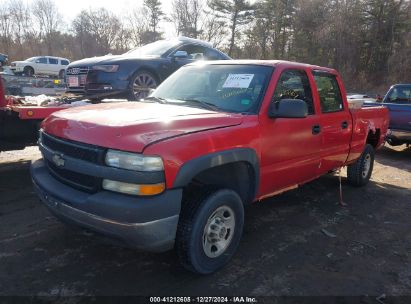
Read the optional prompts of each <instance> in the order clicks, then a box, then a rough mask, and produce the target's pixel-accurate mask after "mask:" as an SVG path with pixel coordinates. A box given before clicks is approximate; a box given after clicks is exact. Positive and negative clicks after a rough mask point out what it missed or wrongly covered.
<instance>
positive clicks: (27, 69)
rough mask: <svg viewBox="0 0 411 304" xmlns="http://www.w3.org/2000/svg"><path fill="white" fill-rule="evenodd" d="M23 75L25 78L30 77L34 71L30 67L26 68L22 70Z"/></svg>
mask: <svg viewBox="0 0 411 304" xmlns="http://www.w3.org/2000/svg"><path fill="white" fill-rule="evenodd" d="M23 74H24V75H25V76H27V77H32V76H33V75H34V69H33V68H32V67H30V66H26V67H24V69H23Z"/></svg>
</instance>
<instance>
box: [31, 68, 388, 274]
mask: <svg viewBox="0 0 411 304" xmlns="http://www.w3.org/2000/svg"><path fill="white" fill-rule="evenodd" d="M388 123H389V118H388V111H387V109H386V108H383V107H369V108H364V109H356V110H351V109H349V105H348V103H347V99H346V93H345V89H344V86H343V84H342V82H341V79H340V76H339V75H338V73H337V72H336V71H335V70H332V69H328V68H323V67H319V66H311V65H306V64H300V63H292V62H285V61H241V60H240V61H230V62H221V61H220V62H209V63H197V64H190V65H187V66H185V67H183V68H181V69H180V70H178V71H177V72H176V73H174V74H173V75H172V76H170V77H169V78H168V79H166V80H165V81H164V82H163V83H162V84H161V85H160V86H159V87H158V88H157V89H156V90H155V91H154V93H152V95H151V96H150V97H148V98H146V99H145V100H141V101H140V102H135V103H121V104H100V105H92V106H88V107H83V108H75V109H70V110H64V111H60V112H55V113H53V114H52V115H51V116H49V117H48V118H47V119H46V120H45V121H44V122H43V124H42V130H41V133H40V140H39V147H40V150H41V152H42V155H43V158H42V159H41V160H37V161H35V162H34V163H33V164H32V166H31V174H32V179H33V182H34V185H35V189H36V190H37V192H38V195H39V197H40V198H41V200H42V201H43V202H44V203H45V205H46V206H47V207H48V208H49V209H50V211H51V212H52V213H53V214H55V215H56V216H57V217H58V218H60V219H62V220H63V221H65V222H68V223H72V224H75V225H78V226H81V227H84V228H86V229H89V230H92V231H95V232H97V233H101V234H103V235H106V236H109V237H112V238H115V239H118V240H122V241H123V242H125V243H126V244H128V245H130V246H134V247H136V248H141V249H144V250H149V251H165V250H168V249H171V248H173V246H174V247H175V248H176V250H177V253H178V256H179V259H180V261H181V263H182V264H183V265H184V266H185V267H186V268H187V269H189V270H191V271H194V272H197V273H202V274H207V273H211V272H213V271H216V270H217V269H219V268H220V267H222V266H223V265H225V264H226V263H227V262H228V261H229V260H230V258H231V257H232V256H233V254H234V252H235V251H236V248H237V246H238V244H239V242H240V238H241V234H242V229H243V223H244V205H246V204H249V203H252V202H256V201H260V200H262V199H264V198H266V197H270V196H273V195H275V194H278V193H280V192H283V191H286V190H289V189H292V188H296V187H298V186H299V185H301V184H304V183H306V182H308V181H311V180H313V179H315V178H317V177H319V176H321V175H323V174H326V173H328V172H330V171H332V170H334V169H338V168H341V167H343V166H348V182H349V183H350V184H352V185H354V186H362V185H365V184H366V183H367V182H368V180H369V179H370V176H371V173H372V169H373V162H374V151H375V149H377V148H379V147H380V146H381V145H382V144H383V143H384V139H385V135H386V133H387V127H388Z"/></svg>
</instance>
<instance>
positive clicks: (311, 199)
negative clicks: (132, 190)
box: [0, 146, 411, 303]
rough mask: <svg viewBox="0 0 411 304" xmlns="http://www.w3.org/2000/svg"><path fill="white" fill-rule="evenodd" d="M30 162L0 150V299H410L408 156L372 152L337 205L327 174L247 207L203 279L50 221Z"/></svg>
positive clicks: (166, 258)
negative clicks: (360, 181) (236, 239)
mask: <svg viewBox="0 0 411 304" xmlns="http://www.w3.org/2000/svg"><path fill="white" fill-rule="evenodd" d="M38 157H39V152H38V150H37V148H36V147H31V148H27V149H25V150H23V151H13V152H2V153H0V295H40V296H41V295H60V296H71V295H168V296H170V295H199V294H201V295H206V296H211V295H226V296H230V295H249V296H270V295H293V296H300V295H316V296H324V295H343V296H352V295H356V296H366V295H369V296H373V297H378V296H379V295H381V294H386V295H408V296H410V295H411V229H410V228H411V224H410V218H411V148H408V149H407V148H405V146H401V147H396V148H392V147H384V148H382V149H381V150H380V151H379V152H378V154H377V160H376V164H375V167H374V174H373V176H372V180H371V182H370V183H369V184H368V185H367V186H366V187H364V188H352V187H350V186H349V185H347V183H346V180H345V178H343V195H344V201H345V202H346V203H347V206H346V207H342V206H340V205H339V190H338V189H339V188H338V177H337V176H336V175H327V176H324V177H322V178H320V179H319V180H316V181H314V182H311V183H309V184H306V185H304V186H302V187H301V188H299V189H296V190H293V191H289V192H286V193H284V194H282V195H279V196H276V197H274V198H271V199H267V200H265V201H263V202H261V203H258V204H255V205H253V206H250V207H248V208H247V210H246V224H245V231H244V236H243V238H242V241H241V244H240V247H239V250H238V253H237V254H236V255H235V257H234V259H233V260H232V261H231V263H230V264H229V265H228V266H226V267H225V268H224V269H223V270H221V271H220V272H218V273H215V274H212V275H209V276H197V275H194V274H191V273H188V272H186V271H185V270H184V269H183V268H182V267H181V266H180V265H179V264H178V262H177V259H176V256H175V253H174V252H168V253H164V254H150V253H142V252H137V251H134V250H131V249H127V248H121V247H115V246H112V245H108V244H105V243H102V242H101V241H99V240H96V239H95V238H94V237H93V235H91V234H90V233H86V232H83V231H81V230H76V229H72V228H71V227H68V226H65V225H64V224H62V223H60V222H59V221H57V220H56V219H55V218H54V217H53V216H52V215H50V214H49V213H48V211H47V210H46V208H45V207H43V206H42V205H41V204H40V202H39V200H38V199H37V197H36V195H35V193H34V191H33V189H32V186H31V181H30V175H29V164H30V161H31V160H33V159H36V158H38ZM344 176H345V175H344ZM373 299H375V298H373ZM374 303H376V302H374Z"/></svg>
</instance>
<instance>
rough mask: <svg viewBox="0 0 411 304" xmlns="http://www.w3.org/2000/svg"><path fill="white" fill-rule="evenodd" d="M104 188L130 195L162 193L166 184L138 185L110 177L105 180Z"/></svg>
mask: <svg viewBox="0 0 411 304" xmlns="http://www.w3.org/2000/svg"><path fill="white" fill-rule="evenodd" d="M103 189H105V190H109V191H114V192H121V193H125V194H130V195H143V196H147V195H156V194H160V193H161V192H163V191H164V189H165V184H164V183H160V184H151V185H137V184H129V183H123V182H118V181H113V180H109V179H104V180H103Z"/></svg>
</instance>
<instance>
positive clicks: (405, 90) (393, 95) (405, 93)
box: [385, 86, 411, 104]
mask: <svg viewBox="0 0 411 304" xmlns="http://www.w3.org/2000/svg"><path fill="white" fill-rule="evenodd" d="M385 102H387V103H401V104H411V86H398V87H396V88H394V89H392V90H391V92H389V93H388V96H387V98H386V100H385Z"/></svg>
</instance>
